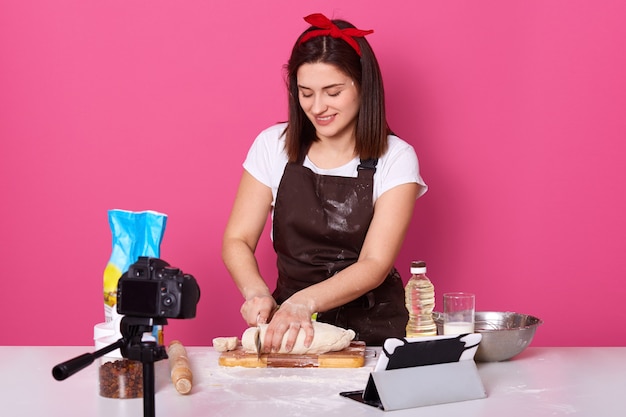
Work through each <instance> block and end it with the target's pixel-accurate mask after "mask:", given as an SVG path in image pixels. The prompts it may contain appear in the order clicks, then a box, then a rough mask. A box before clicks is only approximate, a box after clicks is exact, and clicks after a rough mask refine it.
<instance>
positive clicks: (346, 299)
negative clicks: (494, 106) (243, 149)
mask: <svg viewBox="0 0 626 417" xmlns="http://www.w3.org/2000/svg"><path fill="white" fill-rule="evenodd" d="M305 20H306V21H307V22H308V23H310V24H311V27H310V28H309V29H307V30H306V31H305V32H304V33H303V34H302V35H300V37H299V38H298V40H297V41H296V43H295V45H294V47H293V50H292V53H291V57H290V59H289V62H288V64H287V66H286V70H287V84H288V85H287V86H288V90H289V120H288V122H287V123H286V124H284V123H283V124H279V125H276V126H272V127H270V128H268V129H266V130H265V131H263V132H262V133H261V134H260V135H259V136H258V137H257V139H256V140H255V142H254V143H253V145H252V147H251V148H250V151H249V153H248V156H247V158H246V161H245V162H244V172H243V176H242V178H241V182H240V185H239V189H238V192H237V196H236V199H235V203H234V206H233V210H232V213H231V216H230V219H229V221H228V225H227V227H226V231H225V234H224V241H223V250H222V257H223V260H224V263H225V265H226V267H227V268H228V270H229V272H230V274H231V276H232V277H233V280H234V281H235V283H236V284H237V286H238V288H239V290H240V291H241V293H242V295H243V296H244V298H245V302H244V303H243V305H242V307H241V314H242V316H243V318H244V319H245V320H246V322H247V323H248V325H251V326H256V325H257V324H260V323H267V322H269V325H268V328H267V332H266V335H265V340H264V341H263V346H264V351H265V352H270V351H273V352H275V351H278V349H280V347H281V343H282V342H283V338H284V339H285V347H286V349H287V350H291V349H292V348H293V345H294V343H295V340H296V337H297V335H298V333H299V331H300V330H303V331H304V332H305V340H304V344H305V346H307V347H308V346H309V345H310V344H311V342H312V340H313V325H312V322H311V320H312V318H311V317H312V315H313V314H314V313H317V320H318V321H322V322H327V323H331V324H334V325H336V326H340V327H344V328H350V329H353V330H354V331H355V332H356V333H357V339H359V340H363V341H365V342H366V343H367V344H369V345H380V344H382V342H383V341H384V340H385V339H386V338H388V337H402V336H404V334H405V326H406V323H407V320H408V313H407V311H406V308H405V306H404V289H403V283H402V281H401V278H400V276H399V274H398V272H397V271H396V270H395V268H394V261H395V259H396V257H397V255H398V252H399V250H400V247H401V245H402V242H403V240H404V237H405V235H406V231H407V228H408V226H409V223H410V220H411V215H412V213H413V208H414V204H415V200H416V198H417V197H419V196H420V195H422V194H423V193H424V192H425V191H426V185H425V184H424V182H423V181H422V179H421V177H420V174H419V167H418V161H417V156H416V155H415V151H414V150H413V148H412V147H411V146H410V145H408V144H407V143H406V142H404V141H402V140H401V139H399V138H398V137H396V136H394V135H393V134H392V133H391V131H390V129H389V127H388V125H387V121H386V117H385V105H384V92H383V83H382V78H381V74H380V69H379V67H378V63H377V61H376V57H375V56H374V53H373V51H372V49H371V47H370V45H369V43H368V42H367V41H366V40H365V36H366V35H368V34H370V33H372V32H373V31H362V30H358V29H356V28H355V27H354V26H353V25H351V24H350V23H348V22H345V21H341V20H333V21H330V20H329V19H327V18H326V17H325V16H323V15H321V14H314V15H310V16H307V17H305ZM269 213H271V214H272V220H273V228H272V235H273V243H274V249H275V251H276V253H277V266H278V275H279V276H278V281H277V284H276V285H277V286H276V289H275V291H274V292H273V293H272V292H271V291H270V289H269V288H268V286H267V284H266V282H265V280H264V279H263V277H262V276H261V274H260V273H259V269H258V266H257V262H256V258H255V257H254V251H255V248H256V245H257V243H258V240H259V237H260V235H261V232H262V231H263V228H264V225H265V222H266V219H267V216H268V214H269Z"/></svg>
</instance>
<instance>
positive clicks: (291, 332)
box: [263, 299, 313, 352]
mask: <svg viewBox="0 0 626 417" xmlns="http://www.w3.org/2000/svg"><path fill="white" fill-rule="evenodd" d="M312 314H313V312H312V311H311V308H310V307H308V306H307V305H305V304H301V303H297V302H295V301H291V300H290V299H288V300H287V301H285V302H284V303H283V304H281V306H280V308H279V309H278V310H277V311H276V312H275V313H274V316H273V317H272V319H271V321H270V323H269V325H268V326H267V331H266V333H265V340H264V343H263V346H264V347H265V349H264V351H265V352H278V351H279V350H280V348H281V346H282V343H283V339H285V350H286V351H287V352H290V351H291V350H292V349H293V346H294V344H295V343H296V339H297V337H298V333H300V329H302V330H303V331H304V335H305V337H304V346H305V347H309V346H311V343H312V342H313V323H312V321H311V315H312Z"/></svg>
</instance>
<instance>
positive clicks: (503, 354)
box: [433, 311, 543, 362]
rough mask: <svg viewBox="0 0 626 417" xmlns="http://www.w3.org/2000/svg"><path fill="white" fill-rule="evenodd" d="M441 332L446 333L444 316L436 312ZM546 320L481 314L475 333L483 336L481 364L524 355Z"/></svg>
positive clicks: (479, 359) (477, 356) (524, 315)
mask: <svg viewBox="0 0 626 417" xmlns="http://www.w3.org/2000/svg"><path fill="white" fill-rule="evenodd" d="M433 318H434V319H435V323H437V333H438V334H443V331H442V329H443V313H439V312H434V313H433ZM542 323H543V321H542V320H540V319H538V318H537V317H534V316H529V315H527V314H520V313H513V312H509V311H506V312H498V311H477V312H476V313H475V315H474V331H475V332H476V333H480V334H482V335H483V337H482V340H481V342H480V345H478V350H477V351H476V356H475V357H474V358H475V359H476V361H479V362H499V361H505V360H508V359H511V358H512V357H514V356H516V355H518V354H520V353H521V352H522V351H523V350H524V349H526V347H527V346H528V345H529V344H530V342H531V341H532V340H533V337H534V336H535V331H536V330H537V327H538V326H539V325H541V324H542Z"/></svg>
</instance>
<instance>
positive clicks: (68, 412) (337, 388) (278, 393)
mask: <svg viewBox="0 0 626 417" xmlns="http://www.w3.org/2000/svg"><path fill="white" fill-rule="evenodd" d="M187 351H188V354H189V357H190V360H191V363H192V368H193V372H194V388H193V390H192V392H191V394H189V395H186V396H185V395H180V394H178V393H177V392H176V390H175V389H174V387H173V386H172V384H171V382H170V380H169V368H168V366H169V365H168V362H167V360H164V361H160V362H157V363H156V364H155V373H156V383H155V388H156V397H155V401H156V415H157V416H162V417H173V416H176V417H187V416H188V417H198V416H211V417H218V416H225V417H226V416H227V417H237V416H245V417H281V416H288V417H297V416H323V417H331V416H341V417H359V416H377V417H383V416H393V417H395V416H420V417H431V416H433V417H434V416H437V417H446V416H463V417H474V416H476V417H478V416H480V417H491V416H493V417H496V416H497V417H517V416H520V417H521V416H523V417H528V416H533V417H542V416H551V417H552V416H569V417H573V416H576V417H587V416H589V417H612V416H616V417H617V416H620V417H623V416H625V415H626V411H625V410H626V405H625V399H626V398H625V397H626V347H623V348H622V347H613V348H609V347H604V348H603V347H594V348H533V347H530V348H528V349H527V350H526V351H525V352H523V353H522V354H520V355H519V356H517V357H516V358H514V359H513V360H511V361H508V362H499V363H482V364H478V369H479V373H480V376H481V379H482V381H483V384H484V386H485V389H486V391H487V395H488V397H487V398H485V399H480V400H472V401H465V402H458V403H451V404H442V405H435V406H429V407H420V408H414V409H409V410H400V411H390V412H385V411H381V410H378V409H376V408H373V407H370V406H367V405H364V404H360V403H358V402H356V401H353V400H350V399H347V398H343V397H341V396H340V395H339V392H341V391H349V390H358V389H363V388H364V387H365V384H366V382H367V378H368V376H369V372H370V371H371V370H372V367H373V365H374V363H375V360H376V359H375V358H373V357H372V356H373V355H374V354H375V353H377V352H378V350H377V349H376V348H368V350H367V355H368V356H370V357H369V358H368V360H367V362H366V366H365V367H363V368H358V369H312V368H309V369H285V368H273V369H261V368H258V369H252V368H222V367H219V366H218V365H217V358H218V353H217V352H215V351H214V350H213V349H212V348H209V347H188V348H187ZM85 352H93V349H92V348H91V347H76V346H73V347H68V346H63V347H61V346H58V347H43V346H42V347H23V346H0V371H1V373H2V377H1V378H0V404H1V407H2V408H1V410H2V412H1V414H2V416H7V417H8V416H12V417H13V416H29V417H30V416H52V417H55V416H59V417H60V416H64V417H65V416H66V417H70V416H80V417H85V416H90V417H93V416H101V417H104V416H107V417H109V416H110V417H113V416H115V417H118V416H119V417H126V416H129V417H130V416H132V417H141V416H143V402H142V399H126V400H119V399H108V398H102V397H100V396H99V395H98V368H97V364H95V363H94V364H92V365H90V366H89V367H87V368H85V369H83V370H82V371H80V372H78V373H77V374H75V375H73V376H71V377H69V378H68V379H66V380H64V381H56V380H55V379H54V378H53V377H52V373H51V370H52V367H53V366H54V365H56V364H58V363H60V362H63V361H65V360H67V359H70V358H73V357H74V356H77V355H79V354H82V353H85ZM426 383H427V382H426ZM415 389H416V390H418V389H419V384H416V386H415Z"/></svg>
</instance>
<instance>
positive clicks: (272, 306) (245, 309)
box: [241, 294, 278, 326]
mask: <svg viewBox="0 0 626 417" xmlns="http://www.w3.org/2000/svg"><path fill="white" fill-rule="evenodd" d="M277 308H278V304H276V300H274V297H272V296H271V295H270V294H262V295H254V296H251V297H248V298H247V299H246V301H245V302H244V303H243V305H242V306H241V316H242V317H243V319H244V320H245V321H246V323H247V324H248V326H258V325H259V324H265V323H268V322H269V321H270V320H271V318H272V314H273V313H274V311H276V309H277Z"/></svg>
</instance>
